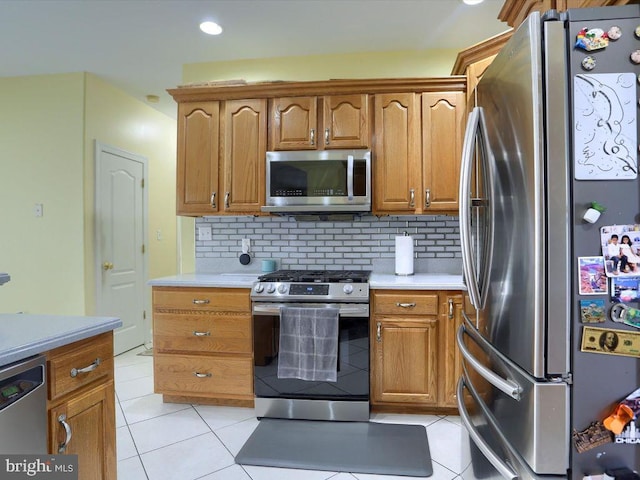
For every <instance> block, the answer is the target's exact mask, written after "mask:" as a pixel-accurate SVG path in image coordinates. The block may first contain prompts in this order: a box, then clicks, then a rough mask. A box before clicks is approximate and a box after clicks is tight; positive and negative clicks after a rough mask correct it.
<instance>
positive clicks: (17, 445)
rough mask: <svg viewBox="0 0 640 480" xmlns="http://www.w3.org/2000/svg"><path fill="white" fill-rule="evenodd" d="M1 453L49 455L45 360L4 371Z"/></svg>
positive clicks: (1, 382)
mask: <svg viewBox="0 0 640 480" xmlns="http://www.w3.org/2000/svg"><path fill="white" fill-rule="evenodd" d="M0 453H3V454H40V453H47V383H46V376H45V357H44V356H42V355H38V356H35V357H30V358H28V359H26V360H21V361H19V362H16V363H12V364H9V365H6V366H4V367H1V368H0Z"/></svg>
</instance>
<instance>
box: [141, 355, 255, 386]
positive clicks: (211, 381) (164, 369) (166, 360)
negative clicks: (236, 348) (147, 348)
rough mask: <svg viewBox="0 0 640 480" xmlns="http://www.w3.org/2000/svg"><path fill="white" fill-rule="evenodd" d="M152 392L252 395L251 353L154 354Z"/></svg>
mask: <svg viewBox="0 0 640 480" xmlns="http://www.w3.org/2000/svg"><path fill="white" fill-rule="evenodd" d="M153 365H154V379H155V380H154V382H155V390H156V393H164V394H170V395H171V394H173V395H187V396H188V395H195V396H214V397H215V396H221V397H225V396H226V397H238V396H251V395H253V361H252V359H251V357H247V358H231V357H205V356H195V355H163V354H155V355H154V359H153Z"/></svg>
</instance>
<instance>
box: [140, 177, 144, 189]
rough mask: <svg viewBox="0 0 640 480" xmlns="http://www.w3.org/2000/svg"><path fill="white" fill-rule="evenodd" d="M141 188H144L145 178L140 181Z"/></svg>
mask: <svg viewBox="0 0 640 480" xmlns="http://www.w3.org/2000/svg"><path fill="white" fill-rule="evenodd" d="M140 186H141V187H142V188H144V178H143V179H142V180H140Z"/></svg>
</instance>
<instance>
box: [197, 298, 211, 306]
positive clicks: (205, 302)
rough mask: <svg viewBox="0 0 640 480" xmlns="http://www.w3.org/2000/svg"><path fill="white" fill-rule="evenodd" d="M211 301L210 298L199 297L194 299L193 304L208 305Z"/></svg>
mask: <svg viewBox="0 0 640 480" xmlns="http://www.w3.org/2000/svg"><path fill="white" fill-rule="evenodd" d="M208 303H209V300H207V299H204V300H198V299H197V298H194V299H193V304H194V305H207V304H208Z"/></svg>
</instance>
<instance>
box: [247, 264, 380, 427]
mask: <svg viewBox="0 0 640 480" xmlns="http://www.w3.org/2000/svg"><path fill="white" fill-rule="evenodd" d="M370 274H371V272H370V271H362V270H358V271H342V270H326V271H311V270H278V271H276V272H273V273H269V274H266V275H263V276H261V277H259V278H258V281H257V282H256V284H255V285H254V286H253V289H252V293H251V300H252V310H253V343H254V388H255V395H256V399H255V407H256V414H257V416H258V417H273V418H297V419H309V420H341V421H367V420H368V419H369V275H370ZM284 312H286V314H287V315H290V314H291V312H294V315H295V314H297V315H298V317H297V318H296V319H297V320H298V323H297V325H298V327H300V328H302V329H303V330H304V329H305V328H306V327H307V326H308V325H310V324H311V322H315V323H313V325H314V328H317V329H318V331H322V330H323V328H322V327H323V325H322V322H323V321H325V320H324V319H325V318H328V319H329V320H327V321H331V316H332V314H335V315H337V337H336V338H335V339H333V341H335V342H336V343H337V354H336V362H335V366H334V369H335V371H334V372H333V373H334V377H333V378H330V379H325V378H312V379H309V377H308V376H305V375H304V374H303V373H305V372H298V373H300V374H298V373H294V374H292V375H291V374H290V375H286V376H285V375H284V374H283V371H284V369H283V364H284V363H287V362H289V359H288V357H286V356H285V355H284V354H283V351H282V349H281V334H283V332H285V331H286V330H287V328H288V327H287V324H286V323H284V324H283V323H282V320H284V321H285V322H286V321H287V320H286V318H285V317H282V315H283V314H284ZM327 314H328V315H327ZM281 327H282V328H281ZM310 337H311V342H306V343H305V342H301V343H300V344H301V345H306V347H304V348H307V349H309V350H311V351H306V352H303V353H304V355H305V358H309V357H311V358H313V357H314V355H316V357H318V353H317V352H316V351H315V350H314V348H318V347H317V346H315V347H314V346H313V345H314V342H313V340H314V339H313V335H310V336H307V337H305V339H306V340H309V338H310ZM283 345H284V343H283ZM285 350H286V349H285ZM285 353H289V352H285ZM320 357H322V355H320ZM320 360H323V358H320ZM290 366H291V365H288V364H287V367H290Z"/></svg>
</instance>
